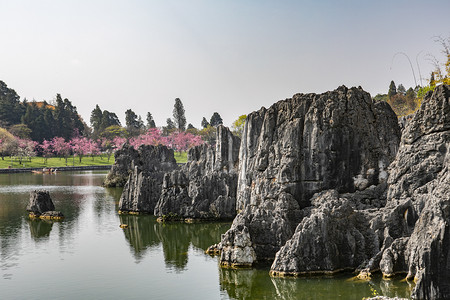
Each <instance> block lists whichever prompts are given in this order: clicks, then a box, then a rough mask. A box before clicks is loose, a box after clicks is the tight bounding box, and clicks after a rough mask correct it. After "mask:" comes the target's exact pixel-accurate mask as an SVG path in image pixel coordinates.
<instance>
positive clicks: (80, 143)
mask: <svg viewBox="0 0 450 300" xmlns="http://www.w3.org/2000/svg"><path fill="white" fill-rule="evenodd" d="M70 144H71V145H72V151H73V153H74V154H75V155H76V156H78V158H79V159H80V163H81V160H82V159H83V156H85V155H87V154H89V153H90V151H91V142H90V141H89V140H88V139H87V138H85V137H74V138H73V139H72V140H71V141H70Z"/></svg>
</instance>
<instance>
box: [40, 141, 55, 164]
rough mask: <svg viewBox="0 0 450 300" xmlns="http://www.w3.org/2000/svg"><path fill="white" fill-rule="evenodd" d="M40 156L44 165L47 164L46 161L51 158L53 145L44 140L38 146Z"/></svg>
mask: <svg viewBox="0 0 450 300" xmlns="http://www.w3.org/2000/svg"><path fill="white" fill-rule="evenodd" d="M40 148H41V150H42V156H43V157H44V164H47V159H48V158H49V157H52V156H53V144H52V142H51V141H47V140H44V141H43V142H42V144H41V145H40Z"/></svg>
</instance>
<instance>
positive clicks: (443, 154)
mask: <svg viewBox="0 0 450 300" xmlns="http://www.w3.org/2000/svg"><path fill="white" fill-rule="evenodd" d="M449 149H450V87H449V86H439V87H437V88H436V90H435V91H434V92H433V93H432V94H431V93H429V94H428V95H427V96H426V97H425V98H424V100H423V102H422V106H421V108H420V110H419V111H417V112H416V114H415V115H414V117H413V118H412V119H411V121H410V122H409V123H408V124H407V126H406V128H405V130H404V133H403V136H402V140H401V144H400V148H399V151H398V153H397V156H396V159H395V160H394V161H393V162H392V164H391V165H390V167H389V169H390V175H389V179H388V181H387V185H388V187H387V191H386V193H385V194H384V193H379V192H382V190H383V189H382V185H379V186H378V187H371V188H369V189H367V190H365V191H362V192H356V193H347V194H341V195H339V194H338V193H337V192H336V191H328V192H326V193H322V194H318V195H316V197H315V198H314V199H313V200H312V205H313V206H312V207H311V208H307V209H305V210H304V212H305V213H306V216H305V218H304V219H303V220H302V221H301V223H300V224H299V225H298V227H297V229H296V232H295V234H294V235H293V237H292V238H291V239H290V240H289V241H288V242H286V244H285V245H284V246H283V247H282V248H281V249H280V251H279V252H278V253H277V255H276V259H275V261H274V263H273V265H272V274H274V275H299V274H301V273H302V272H311V271H313V272H315V271H336V270H339V269H340V268H346V267H349V268H351V269H357V270H361V273H362V274H365V275H367V274H370V272H374V271H377V270H381V272H382V273H383V275H384V276H385V277H391V276H393V275H395V274H399V273H403V274H407V279H411V280H412V279H414V281H415V282H416V286H415V287H414V289H413V291H412V297H413V298H416V299H449V298H450V229H449V228H450V226H449V225H450V150H449ZM376 189H379V191H378V192H377V193H378V195H377V193H375V194H373V195H369V194H368V193H370V192H371V190H372V191H375V190H376ZM384 203H385V205H384ZM308 210H310V212H308ZM344 224H345V225H344Z"/></svg>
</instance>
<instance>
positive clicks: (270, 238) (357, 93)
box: [218, 86, 400, 266]
mask: <svg viewBox="0 0 450 300" xmlns="http://www.w3.org/2000/svg"><path fill="white" fill-rule="evenodd" d="M399 140H400V129H399V127H398V123H397V117H396V116H395V114H394V112H393V111H392V109H390V107H389V105H388V104H387V103H384V102H379V103H376V104H375V103H373V102H372V100H371V98H370V95H369V94H368V93H366V92H364V91H363V90H362V89H361V88H351V89H348V88H346V87H344V86H342V87H339V88H338V89H337V90H335V91H331V92H327V93H324V94H320V95H317V94H297V95H294V96H293V98H292V99H287V100H284V101H279V102H277V103H275V104H274V105H272V106H271V107H270V108H269V109H266V108H262V109H260V110H259V111H256V112H253V113H251V114H250V115H248V117H247V121H246V124H245V128H244V132H243V136H242V142H241V151H240V154H239V161H240V164H239V178H238V192H237V193H238V194H237V209H238V211H240V213H239V215H238V216H237V217H236V218H235V220H234V221H233V224H232V226H231V228H230V230H229V231H228V232H227V233H226V234H225V235H224V236H223V238H222V241H221V243H220V244H219V245H218V247H219V248H220V249H221V250H222V254H221V262H222V264H226V265H235V266H238V265H242V264H244V265H251V264H252V263H254V262H256V261H263V260H267V259H274V257H275V253H276V252H277V251H278V250H279V249H280V248H281V247H282V246H283V245H284V244H285V243H286V241H287V240H288V239H290V238H291V237H292V235H293V234H294V232H295V230H296V228H297V225H298V224H299V223H300V222H301V221H302V219H303V218H304V217H305V216H307V215H308V214H309V213H310V211H311V209H306V210H305V208H307V207H309V206H311V200H310V199H311V197H312V196H313V195H314V194H315V193H317V192H320V191H323V190H328V189H335V190H336V191H337V192H338V193H348V192H355V191H364V190H366V189H367V188H368V187H370V186H372V185H379V184H383V183H385V182H386V180H387V176H388V174H387V166H388V165H389V164H390V162H391V161H392V160H393V159H394V157H395V154H396V152H397V150H398V143H399ZM368 201H369V200H368ZM324 209H325V208H324ZM330 209H331V210H332V208H331V207H329V208H327V210H330ZM349 212H350V211H345V210H344V211H343V212H342V213H345V214H348V213H349ZM337 217H338V215H336V218H337ZM305 225H306V224H305ZM305 230H307V228H306V227H305ZM237 237H239V239H238V240H241V237H245V239H244V240H245V242H244V243H243V245H244V246H241V243H240V242H237V240H236V239H237ZM250 248H251V249H250ZM239 253H254V259H253V260H249V259H248V258H249V256H248V255H246V256H242V257H241V256H240V255H239ZM369 254H370V252H369V253H368V254H367V255H369Z"/></svg>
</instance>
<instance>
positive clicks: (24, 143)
mask: <svg viewBox="0 0 450 300" xmlns="http://www.w3.org/2000/svg"><path fill="white" fill-rule="evenodd" d="M17 140H18V145H17V149H16V151H15V154H16V155H17V157H18V158H19V164H22V161H23V159H24V158H28V160H29V161H31V157H33V156H36V152H35V148H36V146H37V145H38V143H37V142H35V141H32V140H26V139H19V138H17Z"/></svg>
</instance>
